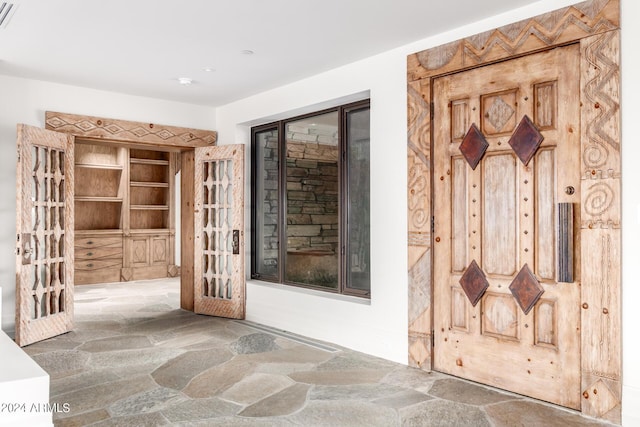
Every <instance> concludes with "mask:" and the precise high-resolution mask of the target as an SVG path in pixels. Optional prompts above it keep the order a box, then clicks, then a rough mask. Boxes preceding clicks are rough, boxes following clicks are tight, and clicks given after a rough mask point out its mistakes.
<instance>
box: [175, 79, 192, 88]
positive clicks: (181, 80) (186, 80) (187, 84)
mask: <svg viewBox="0 0 640 427" xmlns="http://www.w3.org/2000/svg"><path fill="white" fill-rule="evenodd" d="M178 83H180V84H181V85H184V86H189V85H190V84H191V83H193V80H192V79H190V78H189V77H178Z"/></svg>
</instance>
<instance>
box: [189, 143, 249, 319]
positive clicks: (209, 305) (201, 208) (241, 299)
mask: <svg viewBox="0 0 640 427" xmlns="http://www.w3.org/2000/svg"><path fill="white" fill-rule="evenodd" d="M195 151H196V152H195V174H194V175H195V179H194V181H195V198H194V211H195V226H194V246H195V248H194V274H193V277H194V282H195V283H194V308H195V312H196V313H201V314H208V315H212V316H220V317H229V318H234V319H244V312H245V272H244V247H245V244H244V146H243V145H224V146H219V147H207V148H196V149H195Z"/></svg>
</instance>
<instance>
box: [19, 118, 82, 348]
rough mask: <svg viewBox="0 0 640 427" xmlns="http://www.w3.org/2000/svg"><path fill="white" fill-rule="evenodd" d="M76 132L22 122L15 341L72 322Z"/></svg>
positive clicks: (34, 337)
mask: <svg viewBox="0 0 640 427" xmlns="http://www.w3.org/2000/svg"><path fill="white" fill-rule="evenodd" d="M73 146H74V140H73V136H71V135H66V134H61V133H57V132H52V131H48V130H44V129H39V128H35V127H31V126H27V125H18V140H17V154H18V162H17V169H16V186H17V189H16V209H17V213H16V342H17V344H18V345H20V346H25V345H28V344H31V343H33V342H36V341H41V340H43V339H46V338H50V337H53V336H55V335H59V334H62V333H64V332H68V331H69V330H71V328H72V325H73V184H74V183H73V154H74V152H73V148H74V147H73Z"/></svg>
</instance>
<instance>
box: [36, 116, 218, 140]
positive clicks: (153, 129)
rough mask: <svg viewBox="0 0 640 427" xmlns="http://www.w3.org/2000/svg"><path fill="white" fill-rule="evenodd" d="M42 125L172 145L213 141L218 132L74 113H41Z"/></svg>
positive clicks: (87, 134)
mask: <svg viewBox="0 0 640 427" xmlns="http://www.w3.org/2000/svg"><path fill="white" fill-rule="evenodd" d="M45 127H46V128H47V129H50V130H54V131H57V132H64V133H70V134H72V135H74V136H77V137H80V138H91V139H105V140H109V141H119V142H126V143H133V144H153V145H156V146H158V145H160V146H165V147H174V148H194V147H209V146H214V145H216V141H217V140H218V133H217V132H216V131H212V130H201V129H190V128H183V127H177V126H166V125H159V124H155V123H142V122H131V121H127V120H115V119H108V118H103V117H92V116H82V115H77V114H67V113H58V112H55V111H47V112H46V113H45Z"/></svg>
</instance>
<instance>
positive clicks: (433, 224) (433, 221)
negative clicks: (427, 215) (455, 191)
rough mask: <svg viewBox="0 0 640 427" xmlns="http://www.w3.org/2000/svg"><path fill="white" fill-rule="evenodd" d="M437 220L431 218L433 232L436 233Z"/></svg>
mask: <svg viewBox="0 0 640 427" xmlns="http://www.w3.org/2000/svg"><path fill="white" fill-rule="evenodd" d="M435 229H436V219H435V217H431V232H432V233H433V232H435V231H436V230H435Z"/></svg>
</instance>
